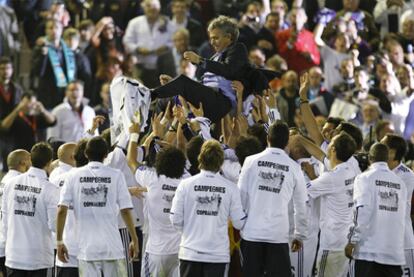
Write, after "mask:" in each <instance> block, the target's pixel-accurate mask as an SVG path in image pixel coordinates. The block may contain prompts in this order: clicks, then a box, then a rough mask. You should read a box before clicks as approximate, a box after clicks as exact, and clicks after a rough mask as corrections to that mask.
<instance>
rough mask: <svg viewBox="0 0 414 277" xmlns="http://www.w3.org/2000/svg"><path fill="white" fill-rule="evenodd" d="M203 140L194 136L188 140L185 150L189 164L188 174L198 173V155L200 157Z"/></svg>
mask: <svg viewBox="0 0 414 277" xmlns="http://www.w3.org/2000/svg"><path fill="white" fill-rule="evenodd" d="M203 142H204V140H203V138H202V137H201V136H195V137H192V138H191V139H190V141H189V142H188V143H187V146H186V148H185V152H186V155H187V159H188V161H189V162H190V164H191V167H190V170H189V171H190V174H191V175H195V174H197V173H198V172H199V169H198V155H200V151H201V146H203Z"/></svg>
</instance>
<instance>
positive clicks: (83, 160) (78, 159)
mask: <svg viewBox="0 0 414 277" xmlns="http://www.w3.org/2000/svg"><path fill="white" fill-rule="evenodd" d="M87 143H88V139H81V140H80V141H78V144H77V145H76V147H75V150H74V154H73V156H74V159H75V163H76V167H81V166H84V165H86V164H88V158H87V157H86V156H85V149H86V144H87Z"/></svg>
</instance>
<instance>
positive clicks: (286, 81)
mask: <svg viewBox="0 0 414 277" xmlns="http://www.w3.org/2000/svg"><path fill="white" fill-rule="evenodd" d="M297 83H298V78H297V77H296V75H295V74H293V73H287V74H285V76H284V77H283V87H284V88H285V89H286V90H294V89H296V87H297V85H298V84H297Z"/></svg>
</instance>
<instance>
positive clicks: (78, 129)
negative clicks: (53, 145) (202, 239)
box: [47, 80, 98, 142]
mask: <svg viewBox="0 0 414 277" xmlns="http://www.w3.org/2000/svg"><path fill="white" fill-rule="evenodd" d="M83 88H84V87H83V83H82V81H79V80H75V81H73V82H71V83H69V85H68V87H67V88H66V97H65V99H64V101H63V103H61V104H59V105H58V106H56V107H55V108H54V109H53V111H52V114H53V115H54V116H55V117H56V119H57V124H56V125H55V126H53V127H52V128H49V130H48V133H47V136H48V138H55V139H57V140H60V141H64V142H69V141H72V142H75V141H78V140H80V139H81V138H83V137H85V136H88V134H89V135H94V134H95V131H96V128H97V127H98V126H93V121H94V118H95V111H94V110H93V108H91V107H90V106H88V105H87V104H86V103H85V99H84V98H83Z"/></svg>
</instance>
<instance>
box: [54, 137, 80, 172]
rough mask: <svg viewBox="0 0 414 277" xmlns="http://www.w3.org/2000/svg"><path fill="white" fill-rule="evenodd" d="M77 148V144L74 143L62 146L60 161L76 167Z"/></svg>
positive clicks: (59, 151) (59, 154)
mask: <svg viewBox="0 0 414 277" xmlns="http://www.w3.org/2000/svg"><path fill="white" fill-rule="evenodd" d="M75 148H76V143H73V142H68V143H65V144H62V145H61V146H60V147H59V149H58V152H57V156H58V159H59V161H61V162H63V163H66V164H70V165H71V166H75V158H74V155H75Z"/></svg>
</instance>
